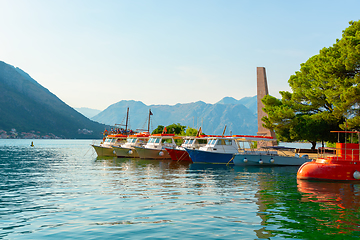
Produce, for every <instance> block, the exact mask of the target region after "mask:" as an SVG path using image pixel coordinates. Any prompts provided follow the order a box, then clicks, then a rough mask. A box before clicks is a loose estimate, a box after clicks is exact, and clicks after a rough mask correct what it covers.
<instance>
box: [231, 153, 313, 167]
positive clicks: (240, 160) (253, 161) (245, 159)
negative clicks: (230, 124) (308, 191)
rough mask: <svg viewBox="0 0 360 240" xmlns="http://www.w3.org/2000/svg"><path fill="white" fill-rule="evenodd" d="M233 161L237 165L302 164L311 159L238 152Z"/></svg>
mask: <svg viewBox="0 0 360 240" xmlns="http://www.w3.org/2000/svg"><path fill="white" fill-rule="evenodd" d="M233 161H234V164H235V165H237V166H301V165H302V164H304V163H305V162H309V161H311V159H308V158H300V157H288V156H279V155H276V156H271V155H259V154H236V155H235V156H234V159H233Z"/></svg>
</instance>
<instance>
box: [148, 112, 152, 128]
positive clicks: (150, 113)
mask: <svg viewBox="0 0 360 240" xmlns="http://www.w3.org/2000/svg"><path fill="white" fill-rule="evenodd" d="M151 115H152V112H151V109H149V121H148V133H150V116H151Z"/></svg>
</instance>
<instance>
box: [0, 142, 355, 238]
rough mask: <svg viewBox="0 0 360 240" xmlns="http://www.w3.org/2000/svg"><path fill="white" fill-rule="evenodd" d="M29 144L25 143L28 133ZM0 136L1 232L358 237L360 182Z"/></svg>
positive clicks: (39, 235)
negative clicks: (123, 155)
mask: <svg viewBox="0 0 360 240" xmlns="http://www.w3.org/2000/svg"><path fill="white" fill-rule="evenodd" d="M32 141H33V142H34V147H31V146H30V144H31V142H32ZM92 142H93V141H92V140H25V139H0V238H2V239H358V238H359V237H360V212H359V210H360V184H358V183H349V182H315V181H299V180H296V172H297V169H298V167H238V166H233V165H229V166H227V165H217V164H191V163H186V162H175V161H171V160H162V161H161V160H141V159H119V158H113V157H103V158H100V157H97V156H96V153H95V151H94V150H93V149H92V147H91V146H90V144H91V143H92Z"/></svg>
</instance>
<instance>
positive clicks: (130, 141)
mask: <svg viewBox="0 0 360 240" xmlns="http://www.w3.org/2000/svg"><path fill="white" fill-rule="evenodd" d="M127 142H128V143H134V142H136V138H128V139H127Z"/></svg>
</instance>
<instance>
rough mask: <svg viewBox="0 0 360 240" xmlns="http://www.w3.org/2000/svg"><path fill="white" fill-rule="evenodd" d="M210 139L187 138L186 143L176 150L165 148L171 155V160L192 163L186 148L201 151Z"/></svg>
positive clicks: (205, 137) (202, 137)
mask: <svg viewBox="0 0 360 240" xmlns="http://www.w3.org/2000/svg"><path fill="white" fill-rule="evenodd" d="M207 139H208V137H207V136H206V135H203V136H201V137H197V136H186V137H184V142H183V143H182V144H181V146H176V147H174V148H165V149H166V151H167V152H168V153H169V155H170V157H171V160H174V161H192V160H191V158H190V156H189V154H188V152H187V151H186V150H185V148H188V149H199V148H200V147H203V146H205V145H206V144H207Z"/></svg>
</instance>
